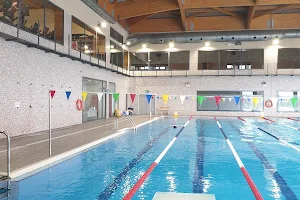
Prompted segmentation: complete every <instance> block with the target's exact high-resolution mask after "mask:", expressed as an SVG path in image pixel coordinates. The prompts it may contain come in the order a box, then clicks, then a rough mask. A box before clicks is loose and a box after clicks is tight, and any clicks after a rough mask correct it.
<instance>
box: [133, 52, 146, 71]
mask: <svg viewBox="0 0 300 200" xmlns="http://www.w3.org/2000/svg"><path fill="white" fill-rule="evenodd" d="M130 66H131V67H130V70H137V71H138V70H144V69H145V66H148V53H133V52H130Z"/></svg>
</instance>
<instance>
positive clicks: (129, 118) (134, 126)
mask: <svg viewBox="0 0 300 200" xmlns="http://www.w3.org/2000/svg"><path fill="white" fill-rule="evenodd" d="M126 117H127V119H128V121H130V123H131V125H132V128H133V131H134V132H137V126H136V123H135V122H134V121H133V119H132V117H130V116H129V115H127V116H126Z"/></svg>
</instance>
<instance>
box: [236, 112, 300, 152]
mask: <svg viewBox="0 0 300 200" xmlns="http://www.w3.org/2000/svg"><path fill="white" fill-rule="evenodd" d="M238 119H239V120H241V121H243V122H244V123H246V124H249V125H251V126H253V127H254V128H257V129H258V130H260V131H262V132H264V133H266V134H268V135H269V136H271V137H273V138H275V139H276V140H278V141H280V142H282V143H284V144H286V145H288V146H289V147H292V148H293V149H295V150H296V151H299V152H300V149H299V148H298V147H296V146H294V145H292V144H290V143H288V142H286V141H285V140H283V139H280V138H279V137H277V136H275V135H273V134H271V133H269V132H267V131H265V130H263V129H261V128H259V127H257V126H255V125H253V124H251V123H249V122H247V121H246V120H244V119H243V118H241V117H238Z"/></svg>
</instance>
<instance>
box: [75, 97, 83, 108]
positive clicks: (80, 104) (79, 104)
mask: <svg viewBox="0 0 300 200" xmlns="http://www.w3.org/2000/svg"><path fill="white" fill-rule="evenodd" d="M76 108H77V110H79V111H81V110H82V109H83V103H82V100H81V99H77V101H76Z"/></svg>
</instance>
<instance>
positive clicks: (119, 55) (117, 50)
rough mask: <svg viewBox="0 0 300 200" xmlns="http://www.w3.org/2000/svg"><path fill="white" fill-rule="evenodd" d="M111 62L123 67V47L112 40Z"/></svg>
mask: <svg viewBox="0 0 300 200" xmlns="http://www.w3.org/2000/svg"><path fill="white" fill-rule="evenodd" d="M110 63H111V64H113V65H115V66H118V67H122V68H123V48H122V47H120V46H119V45H117V44H116V43H114V42H113V41H110Z"/></svg>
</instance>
